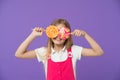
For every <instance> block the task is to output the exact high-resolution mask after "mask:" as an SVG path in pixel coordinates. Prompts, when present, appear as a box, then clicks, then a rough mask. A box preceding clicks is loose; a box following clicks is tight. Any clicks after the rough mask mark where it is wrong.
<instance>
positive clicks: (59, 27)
mask: <svg viewBox="0 0 120 80" xmlns="http://www.w3.org/2000/svg"><path fill="white" fill-rule="evenodd" d="M56 27H57V28H58V29H61V28H63V27H65V25H64V24H58V25H56Z"/></svg>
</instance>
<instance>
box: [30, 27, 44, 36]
mask: <svg viewBox="0 0 120 80" xmlns="http://www.w3.org/2000/svg"><path fill="white" fill-rule="evenodd" d="M44 31H45V29H44V28H42V27H35V28H34V29H33V31H32V33H31V34H32V35H33V36H35V37H37V36H42V34H43V32H44Z"/></svg>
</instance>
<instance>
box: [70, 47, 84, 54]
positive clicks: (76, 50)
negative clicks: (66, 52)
mask: <svg viewBox="0 0 120 80" xmlns="http://www.w3.org/2000/svg"><path fill="white" fill-rule="evenodd" d="M71 50H72V54H74V55H79V54H81V53H82V50H83V47H82V46H78V45H73V46H72V47H71Z"/></svg>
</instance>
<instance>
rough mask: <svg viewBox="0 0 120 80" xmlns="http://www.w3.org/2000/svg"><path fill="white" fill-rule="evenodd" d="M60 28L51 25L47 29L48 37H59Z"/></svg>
mask: <svg viewBox="0 0 120 80" xmlns="http://www.w3.org/2000/svg"><path fill="white" fill-rule="evenodd" d="M58 33H59V31H58V28H57V27H56V26H53V25H50V26H48V27H47V28H46V35H47V36H48V37H49V38H55V37H56V36H58Z"/></svg>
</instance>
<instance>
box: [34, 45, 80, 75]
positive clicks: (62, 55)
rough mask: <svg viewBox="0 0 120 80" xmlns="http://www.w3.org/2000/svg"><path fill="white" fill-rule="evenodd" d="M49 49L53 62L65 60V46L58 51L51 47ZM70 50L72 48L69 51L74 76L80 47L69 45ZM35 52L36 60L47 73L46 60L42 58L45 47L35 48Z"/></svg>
mask: <svg viewBox="0 0 120 80" xmlns="http://www.w3.org/2000/svg"><path fill="white" fill-rule="evenodd" d="M51 50H52V53H51V59H52V61H54V62H62V61H65V60H66V59H67V57H68V55H67V54H68V53H67V50H65V47H64V48H63V49H62V50H61V51H59V52H58V53H57V52H56V51H55V50H54V49H53V48H52V49H51ZM71 50H72V53H71V54H72V65H73V70H74V75H75V77H76V61H77V60H80V59H81V52H82V47H81V46H77V45H73V46H72V47H71ZM35 53H36V55H37V59H38V61H39V62H42V63H43V64H44V67H45V74H46V73H47V61H46V60H44V58H43V57H44V56H45V55H46V48H45V47H41V48H37V49H35Z"/></svg>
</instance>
